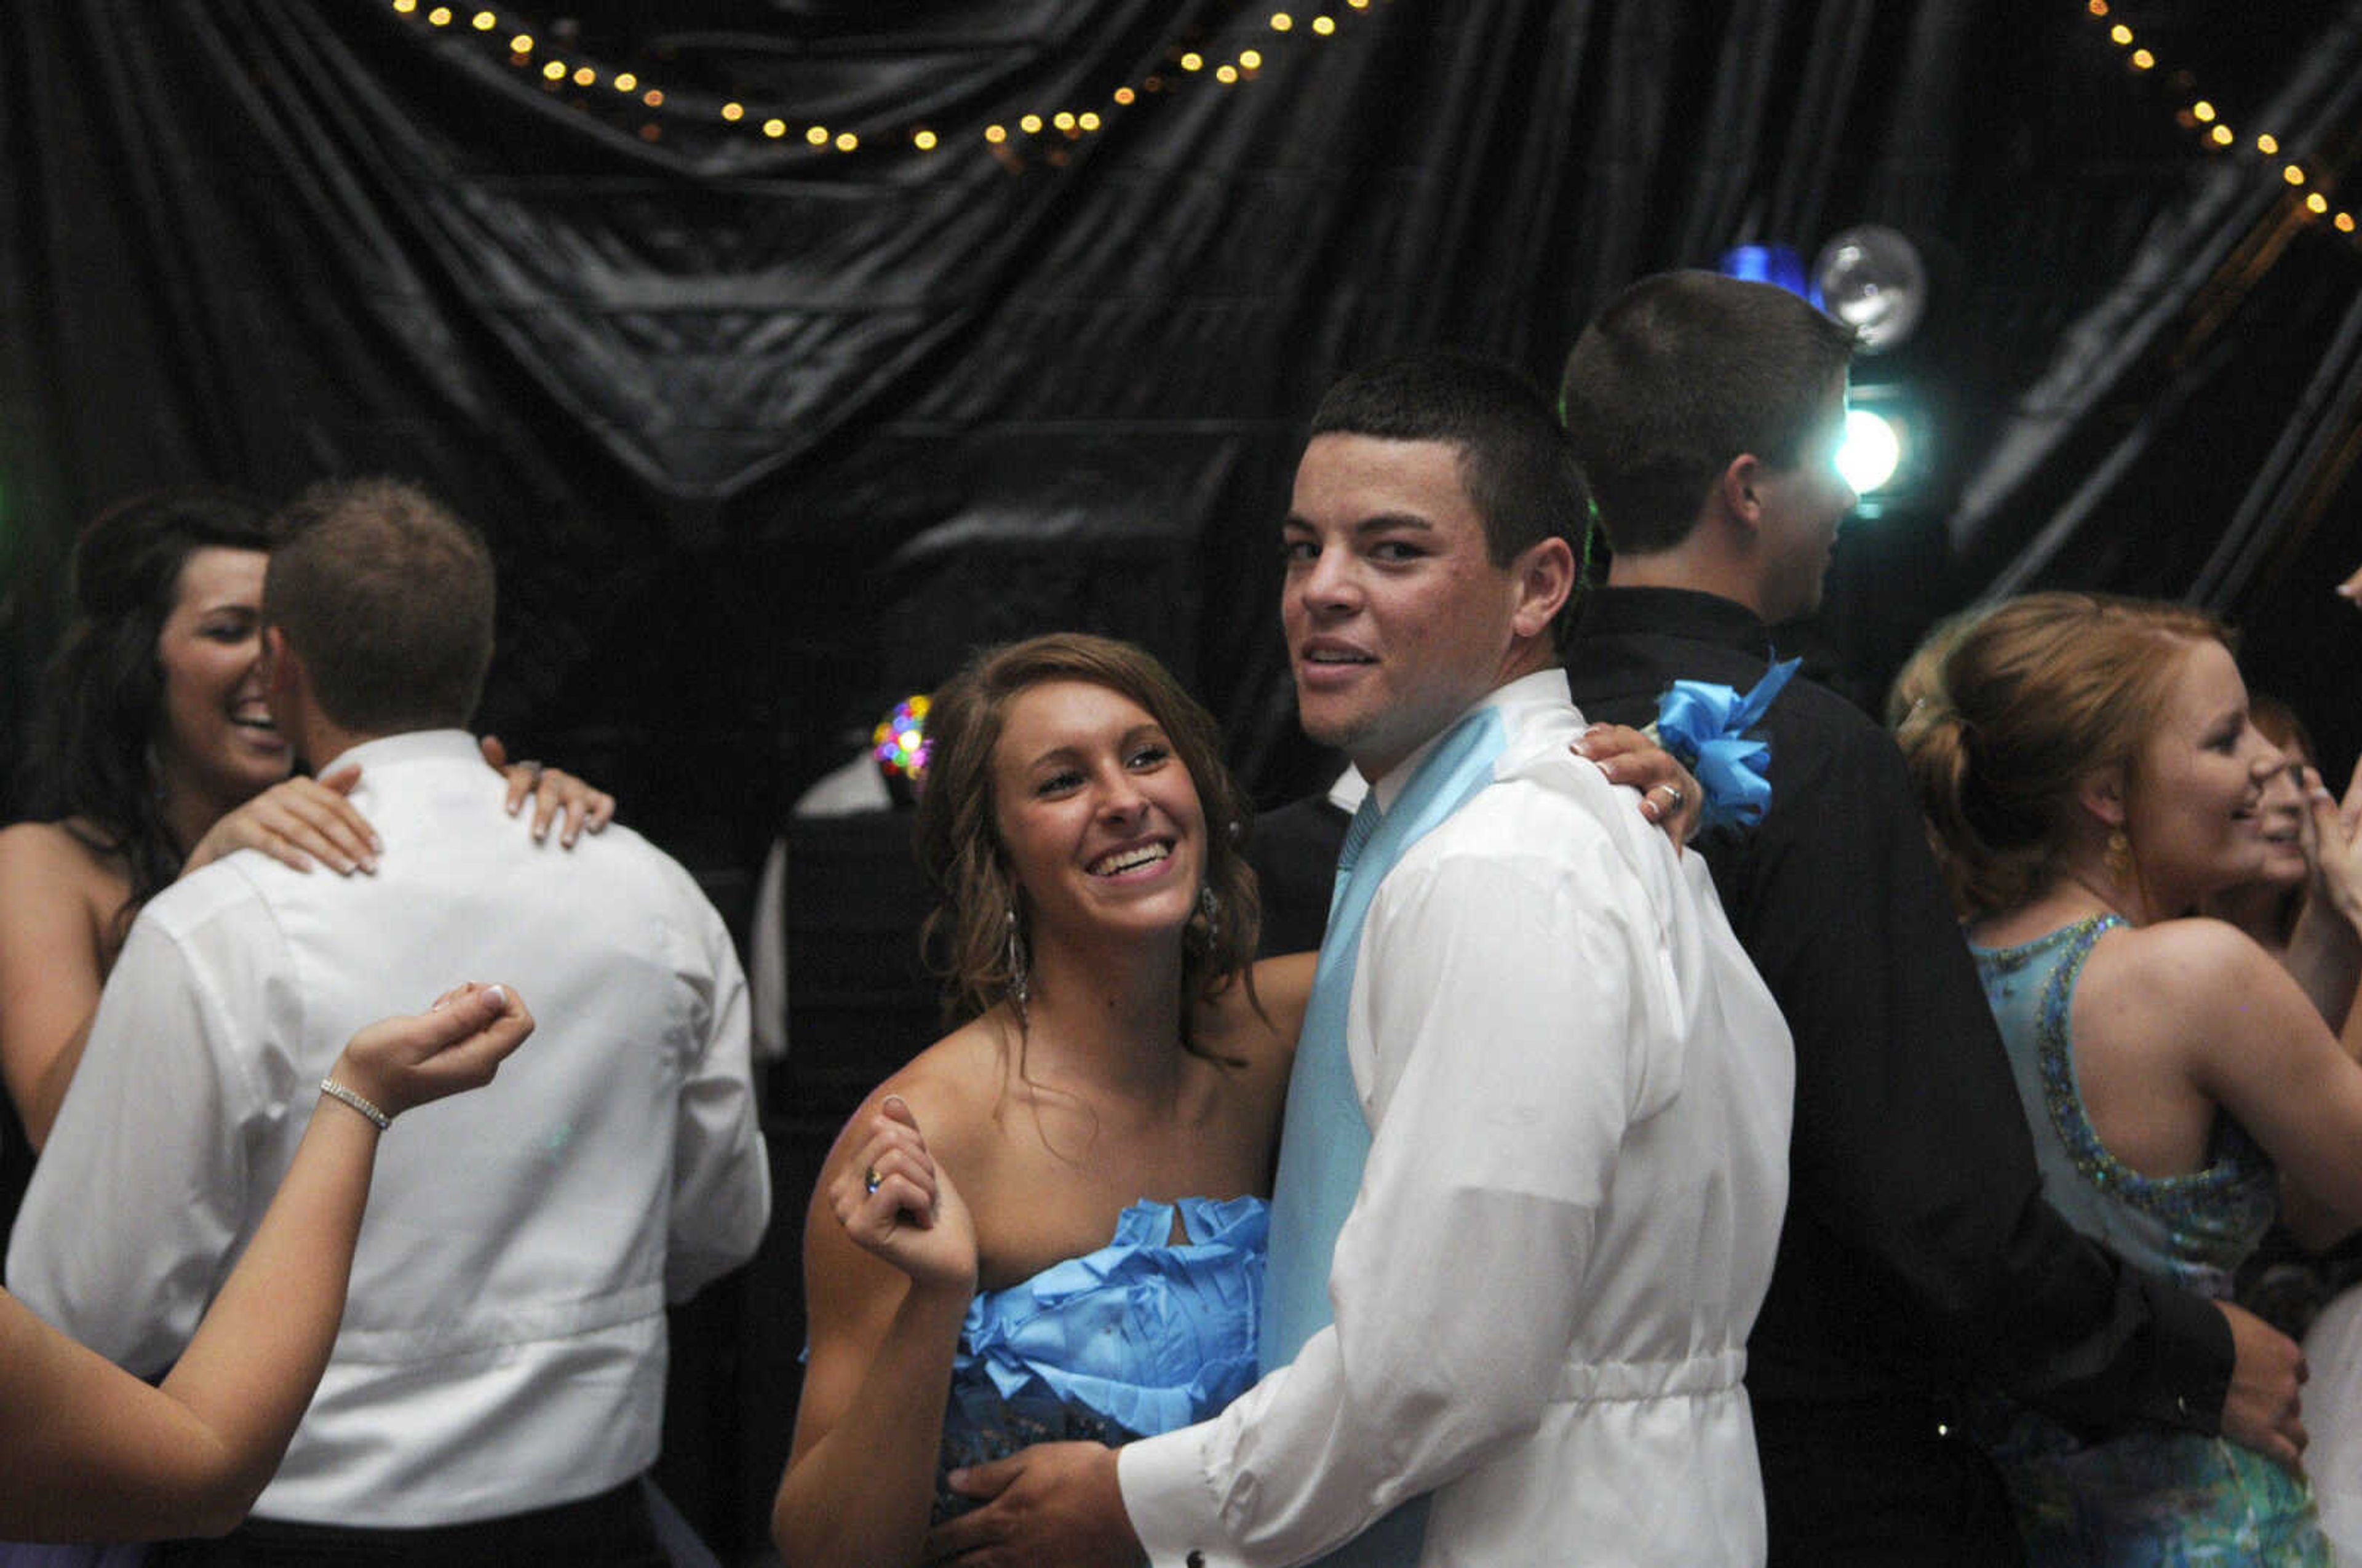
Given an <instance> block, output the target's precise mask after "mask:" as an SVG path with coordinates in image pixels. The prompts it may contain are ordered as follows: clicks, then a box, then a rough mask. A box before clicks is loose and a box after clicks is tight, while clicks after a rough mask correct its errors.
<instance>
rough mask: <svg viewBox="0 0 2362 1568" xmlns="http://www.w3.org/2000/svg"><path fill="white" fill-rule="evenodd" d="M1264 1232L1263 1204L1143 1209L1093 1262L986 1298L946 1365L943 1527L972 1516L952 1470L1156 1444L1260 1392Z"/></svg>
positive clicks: (1185, 1203)
mask: <svg viewBox="0 0 2362 1568" xmlns="http://www.w3.org/2000/svg"><path fill="white" fill-rule="evenodd" d="M1176 1216H1177V1218H1178V1220H1179V1227H1178V1231H1179V1233H1180V1234H1181V1235H1183V1236H1185V1237H1186V1238H1187V1240H1186V1241H1183V1242H1175V1241H1173V1240H1172V1238H1173V1236H1174V1235H1175V1218H1176ZM1269 1230H1270V1210H1269V1208H1268V1206H1267V1205H1266V1204H1265V1203H1264V1200H1263V1199H1262V1198H1231V1199H1228V1200H1226V1201H1221V1202H1216V1201H1215V1200H1213V1199H1211V1198H1182V1199H1181V1200H1179V1201H1178V1202H1177V1203H1150V1202H1146V1201H1142V1202H1140V1203H1135V1204H1133V1205H1132V1206H1131V1208H1129V1209H1125V1210H1124V1211H1123V1213H1122V1215H1121V1216H1120V1218H1119V1219H1118V1220H1117V1221H1116V1230H1115V1239H1114V1240H1113V1241H1111V1242H1109V1243H1108V1244H1107V1245H1106V1246H1104V1247H1101V1248H1099V1249H1098V1251H1097V1252H1093V1253H1085V1254H1084V1255H1083V1256H1081V1257H1078V1258H1069V1259H1067V1260H1066V1261H1065V1262H1064V1263H1061V1264H1053V1265H1052V1266H1050V1267H1049V1268H1046V1269H1043V1271H1042V1272H1041V1273H1040V1274H1037V1275H1033V1276H1032V1278H1031V1279H1027V1280H1023V1281H1021V1282H1020V1283H1018V1284H1016V1285H1012V1286H1008V1287H1007V1288H1005V1289H1000V1290H987V1291H982V1292H979V1293H978V1294H977V1297H976V1299H975V1300H974V1301H972V1302H970V1303H969V1304H968V1309H967V1320H966V1323H965V1324H964V1325H963V1326H962V1327H961V1330H960V1346H959V1353H958V1355H957V1357H956V1358H955V1360H954V1362H953V1364H952V1391H951V1402H950V1405H949V1407H948V1408H946V1410H945V1411H944V1446H943V1454H942V1461H941V1463H940V1464H939V1465H938V1466H937V1469H936V1485H935V1518H937V1519H939V1520H940V1519H943V1518H949V1517H950V1516H951V1515H953V1514H956V1513H961V1512H964V1511H966V1509H968V1508H970V1507H975V1504H974V1502H973V1501H972V1500H970V1499H968V1498H965V1497H961V1496H957V1495H955V1493H953V1492H952V1491H951V1490H950V1489H949V1488H948V1487H947V1486H945V1485H944V1484H943V1479H942V1478H943V1476H944V1474H945V1473H947V1472H949V1471H952V1470H955V1469H959V1468H961V1467H963V1466H966V1465H970V1464H981V1463H984V1462H985V1461H987V1460H991V1459H999V1458H1002V1457H1004V1456H1006V1455H1008V1454H1011V1453H1014V1452H1017V1451H1018V1450H1019V1449H1021V1448H1024V1447H1026V1446H1027V1445H1029V1444H1032V1443H1037V1442H1059V1441H1070V1440H1076V1439H1081V1440H1087V1441H1095V1442H1105V1443H1123V1442H1128V1441H1131V1439H1133V1438H1138V1437H1153V1436H1154V1435H1155V1434H1156V1433H1159V1432H1165V1431H1171V1430H1174V1429H1175V1428H1177V1427H1186V1426H1188V1425H1190V1424H1191V1423H1193V1422H1196V1421H1199V1420H1203V1419H1205V1418H1207V1417H1208V1416H1210V1415H1213V1414H1214V1413H1215V1412H1216V1411H1218V1410H1220V1409H1221V1408H1222V1407H1223V1406H1225V1405H1227V1404H1229V1403H1230V1402H1231V1400H1232V1399H1235V1398H1237V1397H1239V1396H1240V1395H1241V1394H1243V1393H1244V1392H1246V1390H1247V1389H1248V1388H1250V1387H1252V1386H1253V1384H1254V1380H1255V1313H1256V1309H1257V1307H1258V1305H1259V1304H1260V1302H1261V1300H1262V1298H1263V1275H1264V1248H1265V1243H1266V1238H1267V1236H1268V1234H1269Z"/></svg>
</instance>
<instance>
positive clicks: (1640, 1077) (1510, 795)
mask: <svg viewBox="0 0 2362 1568" xmlns="http://www.w3.org/2000/svg"><path fill="white" fill-rule="evenodd" d="M1487 701H1488V702H1490V703H1492V704H1494V705H1496V706H1497V707H1499V708H1500V709H1501V710H1502V717H1503V719H1504V721H1505V723H1507V728H1508V731H1509V734H1510V739H1509V742H1508V746H1507V750H1506V751H1505V752H1504V754H1503V755H1502V756H1501V757H1500V759H1499V760H1498V762H1497V763H1496V767H1495V775H1496V780H1497V781H1496V783H1495V784H1493V785H1492V786H1491V787H1489V788H1487V789H1485V790H1483V791H1481V792H1480V793H1478V794H1477V795H1476V796H1475V797H1474V798H1473V800H1471V801H1469V803H1468V804H1467V805H1465V806H1463V807H1462V809H1461V810H1460V811H1459V812H1458V813H1457V814H1455V815H1454V816H1453V817H1452V818H1451V820H1450V821H1448V822H1447V823H1444V824H1443V825H1441V826H1440V827H1439V828H1437V829H1436V830H1435V831H1434V832H1432V833H1431V834H1428V835H1427V836H1426V837H1425V838H1423V839H1421V840H1420V841H1419V842H1418V844H1417V845H1413V846H1412V847H1411V849H1410V850H1409V851H1408V852H1407V854H1406V855H1405V856H1404V857H1403V859H1402V860H1401V861H1400V862H1399V863H1398V864H1397V865H1396V867H1394V868H1393V870H1392V871H1391V872H1389V873H1388V874H1387V876H1386V878H1385V882H1384V883H1383V884H1382V885H1381V887H1380V888H1379V889H1378V892H1377V895H1376V898H1375V900H1374V902H1373V904H1372V905H1371V908H1370V912H1369V917H1368V921H1367V923H1366V924H1365V925H1364V927H1363V937H1362V948H1361V955H1360V963H1359V967H1358V970H1357V972H1356V974H1355V977H1354V983H1353V988H1352V1001H1351V1004H1350V1010H1349V1013H1348V1018H1347V1025H1346V1028H1347V1049H1348V1054H1349V1056H1350V1059H1351V1062H1352V1070H1353V1078H1354V1083H1355V1085H1356V1087H1357V1088H1359V1090H1360V1092H1361V1096H1362V1102H1363V1111H1364V1114H1365V1115H1366V1116H1367V1117H1368V1119H1369V1122H1370V1125H1371V1128H1372V1130H1373V1142H1372V1145H1371V1150H1370V1155H1369V1161H1368V1164H1367V1165H1366V1166H1365V1167H1364V1169H1363V1180H1362V1187H1361V1191H1360V1196H1359V1198H1357V1199H1356V1201H1355V1205H1354V1209H1353V1211H1352V1216H1351V1217H1350V1218H1349V1219H1348V1220H1346V1222H1345V1227H1344V1230H1343V1231H1342V1232H1341V1234H1340V1236H1339V1238H1338V1243H1337V1252H1336V1257H1335V1260H1334V1264H1333V1266H1332V1269H1331V1272H1330V1284H1329V1291H1330V1299H1331V1300H1332V1302H1333V1303H1334V1305H1335V1308H1336V1321H1335V1323H1334V1324H1333V1325H1332V1326H1331V1327H1330V1328H1328V1329H1325V1330H1323V1331H1320V1332H1319V1333H1318V1334H1316V1335H1315V1336H1313V1338H1312V1339H1311V1341H1310V1342H1308V1343H1307V1344H1306V1346H1305V1348H1304V1350H1303V1352H1302V1353H1300V1354H1299V1355H1298V1356H1297V1359H1296V1361H1295V1362H1294V1364H1291V1365H1289V1366H1286V1367H1284V1368H1280V1369H1278V1370H1275V1371H1272V1372H1269V1373H1267V1374H1266V1375H1264V1379H1263V1381H1262V1382H1260V1383H1258V1384H1257V1385H1256V1386H1255V1387H1254V1388H1253V1390H1251V1391H1250V1392H1249V1393H1247V1394H1246V1395H1245V1396H1244V1397H1242V1398H1240V1399H1239V1400H1238V1401H1237V1402H1236V1403H1235V1404H1233V1405H1231V1407H1230V1408H1229V1409H1228V1410H1226V1411H1224V1412H1223V1413H1222V1414H1221V1415H1220V1416H1219V1417H1217V1418H1215V1419H1213V1420H1211V1421H1208V1422H1205V1423H1202V1424H1200V1425H1198V1426H1195V1427H1190V1428H1187V1429H1184V1430H1181V1431H1178V1432H1173V1433H1168V1434H1166V1435H1164V1436H1162V1437H1157V1438H1151V1439H1147V1440H1145V1441H1140V1442H1135V1443H1132V1444H1131V1445H1129V1446H1127V1447H1126V1448H1124V1449H1123V1450H1122V1452H1121V1454H1120V1461H1119V1474H1120V1478H1121V1483H1122V1488H1123V1497H1124V1505H1125V1507H1126V1509H1127V1510H1128V1511H1129V1512H1130V1514H1131V1521H1132V1524H1133V1527H1134V1529H1136V1530H1137V1531H1138V1532H1139V1534H1140V1537H1141V1540H1142V1543H1143V1544H1144V1545H1145V1546H1146V1547H1147V1549H1148V1552H1149V1556H1150V1560H1151V1561H1152V1562H1154V1563H1157V1564H1159V1565H1163V1564H1168V1563H1169V1564H1174V1565H1175V1568H1179V1565H1181V1564H1184V1563H1187V1564H1189V1565H1190V1568H1222V1565H1225V1564H1255V1565H1264V1564H1283V1563H1292V1562H1301V1561H1303V1560H1305V1559H1307V1558H1309V1557H1312V1556H1315V1555H1317V1554H1318V1553H1319V1552H1321V1551H1326V1550H1328V1549H1330V1547H1332V1546H1335V1545H1336V1544H1338V1543H1339V1542H1341V1541H1342V1540H1346V1539H1348V1538H1350V1537H1351V1536H1352V1535H1353V1534H1355V1533H1356V1532H1358V1531H1359V1530H1361V1529H1363V1527H1365V1526H1366V1525H1368V1524H1369V1523H1370V1522H1371V1521H1372V1520H1374V1519H1375V1518H1377V1517H1379V1516H1380V1515H1381V1514H1383V1513H1385V1511H1386V1510H1388V1509H1389V1508H1391V1507H1394V1506H1395V1505H1396V1504H1398V1503H1400V1502H1402V1501H1403V1500H1404V1499H1406V1498H1407V1497H1410V1496H1416V1495H1417V1494H1419V1493H1421V1492H1432V1493H1433V1495H1434V1498H1433V1507H1432V1511H1431V1513H1430V1514H1429V1521H1428V1528H1427V1534H1426V1546H1425V1551H1424V1553H1423V1555H1422V1557H1421V1558H1420V1561H1421V1562H1424V1563H1430V1564H1444V1563H1451V1564H1455V1565H1462V1568H1484V1565H1492V1564H1512V1563H1531V1564H1543V1563H1549V1564H1558V1563H1565V1562H1583V1563H1586V1564H1594V1563H1596V1564H1632V1565H1634V1568H1670V1565H1673V1564H1679V1565H1682V1568H1700V1565H1708V1564H1749V1563H1759V1562H1761V1561H1762V1560H1763V1555H1764V1550H1765V1547H1764V1526H1763V1506H1762V1494H1761V1482H1760V1475H1759V1473H1758V1471H1757V1467H1756V1459H1755V1444H1754V1435H1753V1430H1752V1427H1751V1423H1750V1420H1749V1412H1748V1406H1747V1396H1746V1394H1745V1392H1744V1390H1743V1389H1742V1388H1741V1386H1740V1384H1739V1377H1740V1374H1741V1373H1742V1371H1743V1370H1744V1368H1745V1365H1746V1353H1745V1349H1744V1346H1745V1343H1746V1339H1747V1331H1748V1329H1749V1326H1750V1325H1751V1324H1752V1322H1753V1321H1754V1318H1755V1312H1756V1309H1757V1307H1758V1306H1759V1305H1760V1302H1761V1300H1762V1297H1763V1290H1764V1286H1765V1285H1766V1283H1767V1282H1768V1281H1769V1279H1770V1278H1771V1258H1772V1252H1773V1247H1774V1243H1775V1242H1776V1241H1777V1239H1778V1234H1779V1229H1780V1217H1781V1212H1782V1209H1783V1205H1784V1202H1785V1199H1786V1194H1787V1136H1788V1123H1789V1116H1790V1094H1791V1088H1792V1084H1793V1078H1794V1060H1793V1057H1792V1055H1791V1052H1790V1045H1789V1038H1788V1032H1787V1029H1786V1026H1785V1025H1784V1024H1783V1023H1782V1021H1781V1019H1780V1014H1779V1011H1778V1010H1777V1009H1776V1008H1775V1007H1774V1006H1773V1005H1772V1002H1771V997H1770V995H1769V994H1768V993H1767V992H1766V991H1765V990H1764V988H1763V986H1762V982H1761V981H1760V980H1759V979H1758V978H1757V977H1756V975H1755V972H1754V970H1753V969H1752V968H1751V967H1750V966H1749V964H1748V961H1747V958H1746V955H1744V954H1743V953H1742V952H1741V951H1740V949H1739V946H1738V942H1737V941H1736V939H1735V938H1733V936H1732V935H1731V933H1730V928H1729V925H1728V923H1727V922H1726V921H1725V920H1724V918H1723V914H1722V909H1721V906H1720V905H1719V904H1718V903H1717V902H1716V897H1715V892H1714V887H1713V883H1712V882H1711V880H1710V879H1709V878H1708V877H1707V874H1706V869H1705V865H1704V863H1703V862H1702V861H1701V860H1700V859H1699V858H1698V857H1697V856H1694V855H1691V856H1682V857H1681V858H1680V859H1679V860H1678V861H1677V860H1676V858H1675V856H1674V854H1673V851H1672V846H1671V845H1669V844H1668V843H1667V842H1666V840H1665V838H1664V835H1663V834H1661V833H1660V832H1658V831H1657V830H1656V829H1654V828H1652V827H1650V826H1649V825H1648V824H1647V823H1645V822H1643V821H1642V819H1641V817H1640V815H1639V811H1638V810H1637V809H1636V807H1635V803H1634V797H1633V794H1632V792H1631V791H1630V790H1618V789H1616V788H1614V787H1612V786H1610V785H1609V784H1608V783H1607V782H1606V780H1605V778H1602V777H1601V775H1600V774H1599V772H1598V770H1597V769H1596V768H1595V767H1592V765H1591V764H1589V763H1587V762H1584V761H1581V760H1579V759H1577V758H1575V757H1574V756H1572V755H1570V754H1569V752H1568V750H1567V746H1568V744H1569V743H1570V742H1571V741H1573V739H1574V737H1575V736H1576V734H1579V733H1580V731H1581V729H1582V726H1583V721H1582V718H1581V716H1580V715H1579V714H1578V713H1577V712H1575V710H1574V709H1573V706H1572V705H1571V704H1570V703H1569V702H1568V701H1567V696H1566V685H1565V680H1564V679H1563V677H1562V676H1561V675H1560V673H1559V672H1558V671H1556V670H1550V671H1545V672H1543V673H1541V674H1538V675H1533V676H1529V677H1527V678H1525V679H1521V680H1518V681H1515V682H1513V683H1511V684H1509V685H1507V686H1505V687H1503V688H1502V689H1500V690H1497V691H1496V692H1494V693H1493V694H1492V696H1491V697H1490V698H1489V699H1487ZM1418 761H1419V758H1418V756H1414V757H1412V758H1410V759H1409V760H1408V761H1407V762H1405V763H1404V764H1402V765H1401V766H1400V767H1397V768H1396V769H1395V770H1394V771H1393V772H1392V773H1391V774H1390V775H1389V776H1388V778H1385V779H1381V780H1380V781H1379V782H1378V785H1377V789H1378V793H1379V801H1380V805H1381V807H1382V808H1383V807H1384V806H1385V803H1386V801H1387V798H1388V794H1389V789H1388V787H1389V785H1393V786H1396V787H1397V788H1398V787H1399V785H1400V784H1401V782H1402V781H1403V780H1405V779H1407V778H1409V777H1410V775H1411V773H1412V772H1413V771H1414V770H1415V769H1416V767H1417V766H1418Z"/></svg>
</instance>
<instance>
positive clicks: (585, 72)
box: [574, 65, 599, 87]
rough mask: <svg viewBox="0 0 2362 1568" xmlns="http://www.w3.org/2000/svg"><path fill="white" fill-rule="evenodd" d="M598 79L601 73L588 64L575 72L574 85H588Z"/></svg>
mask: <svg viewBox="0 0 2362 1568" xmlns="http://www.w3.org/2000/svg"><path fill="white" fill-rule="evenodd" d="M598 80H599V73H598V72H595V71H593V70H591V69H590V67H589V66H587V65H585V66H582V67H579V69H577V70H576V72H574V85H576V86H577V87H588V86H590V84H591V83H594V82H596V81H598Z"/></svg>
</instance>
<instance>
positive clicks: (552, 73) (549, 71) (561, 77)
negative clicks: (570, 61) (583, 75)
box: [541, 60, 566, 82]
mask: <svg viewBox="0 0 2362 1568" xmlns="http://www.w3.org/2000/svg"><path fill="white" fill-rule="evenodd" d="M541 73H542V74H543V75H544V76H546V77H548V78H549V79H550V80H551V81H552V82H563V81H565V80H566V62H565V61H562V60H553V61H550V62H549V63H548V64H547V65H545V66H543V67H542V68H541Z"/></svg>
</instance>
